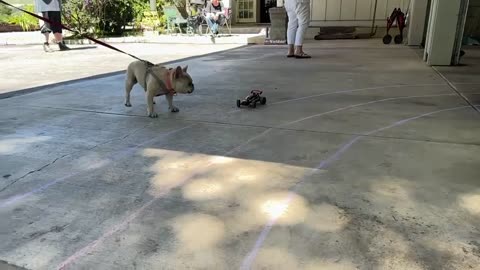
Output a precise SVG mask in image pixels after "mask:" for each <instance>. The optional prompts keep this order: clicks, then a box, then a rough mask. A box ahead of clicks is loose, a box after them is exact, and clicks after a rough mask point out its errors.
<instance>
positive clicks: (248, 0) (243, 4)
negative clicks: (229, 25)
mask: <svg viewBox="0 0 480 270" xmlns="http://www.w3.org/2000/svg"><path fill="white" fill-rule="evenodd" d="M256 10H257V0H237V12H238V13H237V21H238V22H239V23H249V22H256V21H257V14H256Z"/></svg>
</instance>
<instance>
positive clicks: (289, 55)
mask: <svg viewBox="0 0 480 270" xmlns="http://www.w3.org/2000/svg"><path fill="white" fill-rule="evenodd" d="M292 57H295V54H287V58H292Z"/></svg>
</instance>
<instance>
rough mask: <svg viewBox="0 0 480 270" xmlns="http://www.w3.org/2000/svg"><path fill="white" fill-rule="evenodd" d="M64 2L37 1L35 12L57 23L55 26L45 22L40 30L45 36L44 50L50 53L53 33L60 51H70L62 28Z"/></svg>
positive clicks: (59, 0)
mask: <svg viewBox="0 0 480 270" xmlns="http://www.w3.org/2000/svg"><path fill="white" fill-rule="evenodd" d="M61 10H62V2H61V0H35V11H36V12H37V13H41V14H42V16H43V17H45V18H47V19H49V20H51V21H52V22H55V24H50V23H47V22H44V23H43V25H42V26H41V28H40V32H41V33H42V34H44V35H45V43H43V49H44V50H45V51H46V52H50V51H51V49H50V44H49V40H50V33H52V32H53V35H54V37H55V43H57V44H58V47H59V48H60V51H67V50H70V48H69V47H67V45H65V42H64V41H63V34H62V27H61V26H60V24H61V23H62V13H61Z"/></svg>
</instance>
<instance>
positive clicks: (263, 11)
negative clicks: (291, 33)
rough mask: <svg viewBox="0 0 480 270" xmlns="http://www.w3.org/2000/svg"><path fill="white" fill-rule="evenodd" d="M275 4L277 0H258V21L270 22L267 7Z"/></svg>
mask: <svg viewBox="0 0 480 270" xmlns="http://www.w3.org/2000/svg"><path fill="white" fill-rule="evenodd" d="M276 6H277V0H260V22H261V23H270V13H269V11H268V10H269V9H270V8H272V7H276Z"/></svg>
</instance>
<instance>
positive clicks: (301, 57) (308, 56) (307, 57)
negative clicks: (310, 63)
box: [295, 53, 312, 59]
mask: <svg viewBox="0 0 480 270" xmlns="http://www.w3.org/2000/svg"><path fill="white" fill-rule="evenodd" d="M295 58H297V59H309V58H312V57H311V56H310V55H308V54H306V53H302V54H297V55H295Z"/></svg>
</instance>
